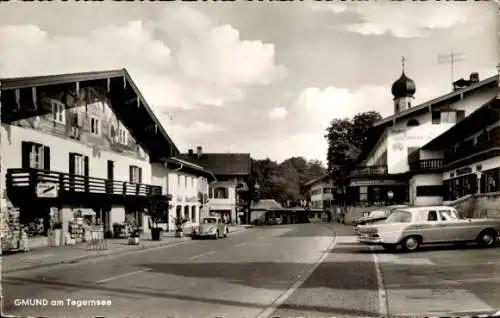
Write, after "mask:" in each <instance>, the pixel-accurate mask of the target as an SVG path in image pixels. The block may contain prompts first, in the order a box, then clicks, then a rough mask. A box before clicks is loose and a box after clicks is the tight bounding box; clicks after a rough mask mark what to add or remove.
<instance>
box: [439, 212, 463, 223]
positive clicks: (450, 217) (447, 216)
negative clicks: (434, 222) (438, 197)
mask: <svg viewBox="0 0 500 318" xmlns="http://www.w3.org/2000/svg"><path fill="white" fill-rule="evenodd" d="M439 215H440V216H441V218H442V219H443V220H446V221H453V220H458V219H460V218H459V217H458V215H457V214H456V213H455V211H452V210H439Z"/></svg>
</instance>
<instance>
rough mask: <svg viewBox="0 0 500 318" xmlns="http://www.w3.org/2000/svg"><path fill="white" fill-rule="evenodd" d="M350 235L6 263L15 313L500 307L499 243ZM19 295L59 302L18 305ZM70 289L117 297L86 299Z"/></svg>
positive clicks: (257, 313)
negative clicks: (53, 262) (18, 267)
mask: <svg viewBox="0 0 500 318" xmlns="http://www.w3.org/2000/svg"><path fill="white" fill-rule="evenodd" d="M334 233H336V234H334ZM351 234H352V233H351V229H350V227H346V226H341V225H327V226H325V225H319V224H300V225H283V226H270V227H262V228H255V229H250V230H246V231H242V232H239V233H237V234H234V235H232V236H230V237H229V238H227V239H220V240H217V241H210V240H203V241H190V242H188V243H186V244H181V245H174V246H170V247H165V248H163V249H158V250H149V251H148V250H144V251H141V252H137V253H135V254H133V255H127V256H119V255H118V256H112V257H106V258H102V259H98V260H89V261H84V262H80V263H75V264H65V265H58V266H55V267H52V268H40V269H37V270H29V271H23V272H15V273H7V274H5V275H3V277H2V285H3V289H4V295H5V299H4V312H5V313H7V314H15V315H20V316H49V317H94V316H106V317H127V316H129V317H176V318H177V317H179V318H181V317H216V316H219V317H247V318H251V317H258V318H264V317H268V316H273V317H275V316H281V317H285V316H286V317H294V316H295V317H299V316H302V317H304V316H307V317H334V316H335V317H359V316H380V315H383V316H388V315H398V316H400V315H414V316H415V315H417V316H423V315H424V314H427V313H431V314H437V315H439V314H444V313H462V314H464V313H466V314H468V315H471V314H475V313H491V312H493V311H494V308H498V309H500V279H499V278H498V277H500V263H499V260H500V248H493V249H487V250H482V249H477V248H467V249H452V248H449V247H448V248H431V249H427V250H423V251H421V252H417V253H413V254H402V253H397V254H387V253H385V252H382V251H381V250H378V249H376V250H374V251H372V250H371V249H369V248H367V247H363V246H358V245H357V244H356V243H355V237H354V236H352V235H351ZM6 260H8V259H6ZM318 261H321V263H317V262H318ZM20 299H24V300H34V299H38V300H42V299H46V300H47V301H48V302H49V304H48V305H46V306H43V305H36V304H34V305H33V306H27V305H19V304H16V302H17V301H19V300H20ZM68 299H69V300H73V301H77V300H80V301H81V300H103V301H104V302H108V304H104V305H102V306H97V305H95V304H94V305H93V306H91V305H88V304H87V305H85V304H83V305H82V306H81V307H78V306H77V303H73V304H68ZM61 301H62V302H61ZM109 302H110V303H111V304H109Z"/></svg>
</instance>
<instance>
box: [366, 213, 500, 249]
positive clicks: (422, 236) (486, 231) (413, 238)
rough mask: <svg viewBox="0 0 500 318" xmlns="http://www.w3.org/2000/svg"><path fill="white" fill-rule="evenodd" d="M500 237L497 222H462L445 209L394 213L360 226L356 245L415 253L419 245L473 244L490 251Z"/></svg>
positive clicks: (471, 220) (455, 214)
mask: <svg viewBox="0 0 500 318" xmlns="http://www.w3.org/2000/svg"><path fill="white" fill-rule="evenodd" d="M499 233H500V219H464V218H460V217H459V214H458V213H457V211H456V210H455V209H454V208H452V207H448V206H429V207H411V208H403V209H397V210H395V211H394V212H392V213H391V215H389V217H388V218H387V219H386V220H385V221H383V222H381V223H377V224H371V225H361V226H359V228H358V242H359V243H361V244H367V245H381V246H383V247H384V248H385V249H387V250H395V249H396V248H397V247H398V246H399V245H401V246H402V248H403V249H404V250H406V251H415V250H417V249H418V248H419V247H420V246H421V245H423V244H443V243H456V242H477V243H479V244H480V245H481V246H484V247H491V246H493V245H494V244H495V242H496V239H497V238H498V234H499Z"/></svg>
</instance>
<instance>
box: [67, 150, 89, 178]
mask: <svg viewBox="0 0 500 318" xmlns="http://www.w3.org/2000/svg"><path fill="white" fill-rule="evenodd" d="M69 174H71V175H78V176H88V175H89V157H87V156H84V155H82V154H79V153H70V154H69Z"/></svg>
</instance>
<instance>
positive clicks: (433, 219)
mask: <svg viewBox="0 0 500 318" xmlns="http://www.w3.org/2000/svg"><path fill="white" fill-rule="evenodd" d="M427 221H429V222H436V221H438V215H437V212H436V211H429V213H428V214H427Z"/></svg>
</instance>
